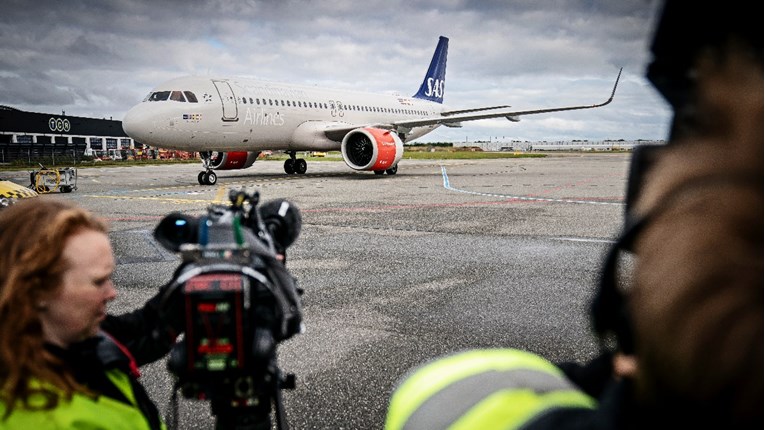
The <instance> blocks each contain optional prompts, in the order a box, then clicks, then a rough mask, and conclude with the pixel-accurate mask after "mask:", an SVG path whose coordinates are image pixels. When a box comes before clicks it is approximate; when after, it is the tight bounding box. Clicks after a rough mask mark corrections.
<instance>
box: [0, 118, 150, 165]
mask: <svg viewBox="0 0 765 430" xmlns="http://www.w3.org/2000/svg"><path fill="white" fill-rule="evenodd" d="M132 149H143V145H142V144H141V143H139V142H135V141H134V140H133V139H131V138H130V137H129V136H128V135H127V134H125V132H124V131H123V130H122V121H115V120H111V119H108V120H107V119H96V118H83V117H79V116H71V115H65V114H63V113H62V114H60V115H59V114H46V113H36V112H25V111H21V110H18V109H15V108H12V107H10V106H3V105H0V163H8V162H12V161H14V160H18V159H24V160H35V159H39V158H42V157H51V156H52V157H59V156H61V157H70V158H72V159H74V160H78V159H81V158H82V157H83V156H111V155H112V154H113V155H114V157H119V153H120V152H124V151H127V150H132Z"/></svg>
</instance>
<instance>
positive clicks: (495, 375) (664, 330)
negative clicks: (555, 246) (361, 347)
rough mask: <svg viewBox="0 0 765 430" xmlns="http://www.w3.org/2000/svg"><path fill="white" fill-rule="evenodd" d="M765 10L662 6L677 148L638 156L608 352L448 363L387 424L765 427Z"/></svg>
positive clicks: (409, 394) (607, 272)
mask: <svg viewBox="0 0 765 430" xmlns="http://www.w3.org/2000/svg"><path fill="white" fill-rule="evenodd" d="M761 10H762V9H761V5H755V4H753V3H749V4H746V3H732V4H730V5H727V4H726V5H722V4H718V3H710V4H707V3H704V4H699V3H693V4H691V3H687V2H680V1H675V0H668V1H667V2H665V4H664V5H663V9H662V10H661V16H660V18H659V21H658V26H657V28H656V32H655V35H654V40H653V44H652V51H653V54H654V59H653V62H652V63H651V64H650V65H649V68H648V73H647V76H648V78H649V80H650V81H651V82H652V83H653V85H654V86H655V87H656V89H657V90H658V91H659V92H660V93H661V94H662V95H663V96H664V97H665V99H666V100H667V101H668V102H669V103H670V104H671V105H672V108H673V111H674V118H673V122H672V127H671V135H670V138H669V143H668V144H667V145H665V146H659V147H651V148H641V149H640V150H638V151H636V152H635V154H634V155H633V160H632V166H631V170H630V181H629V186H628V190H627V212H626V214H625V228H624V231H623V233H622V235H621V236H620V237H619V239H618V240H617V242H616V244H615V245H614V246H613V247H612V249H611V250H610V251H609V253H608V255H607V257H606V259H605V264H604V267H603V272H602V275H601V284H600V286H599V289H598V291H597V294H596V296H595V299H594V300H593V302H592V308H591V316H592V321H593V328H594V331H595V333H596V334H597V335H598V336H599V338H600V339H601V340H602V346H603V348H602V349H603V352H602V354H601V355H600V356H598V357H597V358H595V359H593V360H592V361H591V362H589V363H586V364H578V363H559V364H557V365H556V364H553V363H551V362H549V361H548V360H545V359H544V358H542V357H540V356H538V355H536V354H532V353H530V352H525V351H520V350H517V349H487V350H474V351H466V352H462V353H457V354H454V355H452V356H449V357H446V358H442V359H439V360H435V361H433V362H431V363H428V364H426V365H424V366H422V367H420V368H418V369H416V370H415V371H414V372H412V373H411V374H410V375H408V376H407V377H406V378H405V379H403V381H402V383H401V384H400V385H399V386H398V387H397V389H396V391H395V392H394V393H393V395H392V397H391V403H390V407H389V410H388V417H387V421H386V430H399V429H420V428H427V429H442V428H449V429H451V430H460V429H466V430H467V429H478V428H480V429H489V430H490V429H514V428H522V429H525V430H534V429H598V428H602V429H648V428H652V429H653V428H731V429H734V428H735V429H750V428H757V429H761V428H762V426H763V364H764V363H763V339H764V337H763V67H762V66H763V64H762V54H763V46H762V39H761V38H760V32H761V27H759V26H752V25H750V24H747V22H748V21H747V19H748V18H749V17H750V16H754V17H757V16H759V14H760V13H761ZM755 30H756V31H755ZM630 253H631V254H632V258H633V263H634V264H633V266H632V273H631V276H629V274H625V273H624V272H623V268H624V266H625V265H624V263H623V262H624V260H623V258H622V257H623V256H624V255H627V254H630ZM620 265H621V267H620ZM626 266H627V267H628V268H629V265H626Z"/></svg>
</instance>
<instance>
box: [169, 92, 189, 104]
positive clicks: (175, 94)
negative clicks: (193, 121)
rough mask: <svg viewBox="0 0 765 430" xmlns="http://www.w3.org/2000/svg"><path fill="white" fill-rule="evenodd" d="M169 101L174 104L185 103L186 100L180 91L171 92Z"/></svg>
mask: <svg viewBox="0 0 765 430" xmlns="http://www.w3.org/2000/svg"><path fill="white" fill-rule="evenodd" d="M170 100H172V101H175V102H184V103H185V102H186V98H185V97H183V93H182V92H180V91H173V92H172V93H170Z"/></svg>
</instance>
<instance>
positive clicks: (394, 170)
mask: <svg viewBox="0 0 765 430" xmlns="http://www.w3.org/2000/svg"><path fill="white" fill-rule="evenodd" d="M396 172H398V164H397V165H395V166H393V167H391V168H390V169H388V170H386V171H385V173H387V174H389V175H395V174H396Z"/></svg>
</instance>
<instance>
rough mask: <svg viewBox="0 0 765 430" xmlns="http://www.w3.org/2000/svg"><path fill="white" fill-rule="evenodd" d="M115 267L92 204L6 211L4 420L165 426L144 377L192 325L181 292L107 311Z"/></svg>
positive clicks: (14, 424) (0, 346) (1, 265)
mask: <svg viewBox="0 0 765 430" xmlns="http://www.w3.org/2000/svg"><path fill="white" fill-rule="evenodd" d="M114 267H115V261H114V256H113V253H112V248H111V244H110V242H109V238H108V236H107V227H106V225H105V223H104V222H103V221H102V220H100V219H98V218H97V217H95V216H94V215H93V214H91V213H89V212H88V211H86V210H84V209H82V208H79V207H77V206H75V205H73V204H71V203H69V202H65V201H60V200H55V199H30V200H25V201H21V202H19V203H18V204H16V205H14V206H12V207H9V208H7V209H6V210H4V211H2V212H0V428H3V429H5V428H9V429H10V428H13V429H16V428H19V429H20V428H24V429H36V430H42V429H47V428H57V429H58V428H89V429H100V428H102V429H164V428H165V424H164V423H163V422H162V420H161V418H160V416H159V413H158V411H157V408H156V406H155V405H154V403H153V402H152V400H151V399H150V398H149V396H148V395H147V393H146V392H145V390H144V388H143V387H142V385H141V384H140V382H139V381H138V379H137V378H138V376H139V372H138V367H139V366H141V365H144V364H146V363H150V362H152V361H155V360H158V359H160V358H162V357H163V356H164V355H165V354H167V352H168V351H170V348H171V347H172V346H173V343H174V342H175V338H176V335H177V334H178V333H179V331H180V329H181V328H182V318H181V317H179V316H177V315H176V314H175V312H174V311H172V310H171V308H172V309H175V308H176V306H177V303H175V301H176V298H175V297H171V298H170V299H169V300H168V299H165V300H162V301H161V300H160V297H161V296H162V294H163V291H162V290H160V293H159V294H158V295H157V296H155V297H154V298H152V299H151V300H149V301H148V302H147V303H146V304H145V305H144V306H143V307H142V308H140V309H138V310H135V311H133V312H131V313H128V314H125V315H121V316H112V315H107V313H106V306H107V303H108V302H109V301H111V300H113V299H114V298H115V297H116V295H117V292H116V290H115V288H114V285H113V284H112V279H111V277H112V273H113V270H114ZM160 303H163V304H162V305H160ZM166 306H167V308H166Z"/></svg>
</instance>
